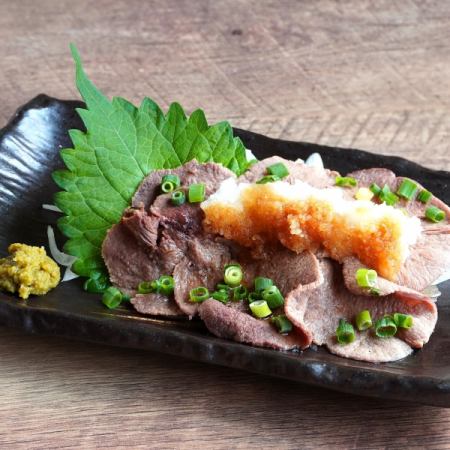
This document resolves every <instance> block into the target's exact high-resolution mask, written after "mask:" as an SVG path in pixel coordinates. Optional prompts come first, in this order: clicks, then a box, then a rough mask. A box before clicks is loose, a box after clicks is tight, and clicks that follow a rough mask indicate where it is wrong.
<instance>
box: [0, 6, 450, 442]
mask: <svg viewBox="0 0 450 450" xmlns="http://www.w3.org/2000/svg"><path fill="white" fill-rule="evenodd" d="M71 41H72V42H75V43H76V44H77V46H78V48H79V50H80V52H81V54H82V56H83V58H84V62H85V66H86V69H87V72H88V73H89V75H90V76H91V77H92V78H93V79H94V80H95V82H96V83H97V84H98V86H99V87H100V88H102V89H103V90H104V91H105V92H106V93H107V94H108V95H121V96H124V97H126V98H129V99H131V100H135V101H137V100H139V99H140V98H141V97H143V96H144V95H148V96H151V97H153V98H154V99H155V100H156V101H157V102H159V103H161V104H162V105H164V106H166V105H168V104H169V103H170V102H171V101H175V100H177V101H179V102H181V103H182V104H183V105H184V106H185V107H186V108H187V109H188V110H193V109H194V108H196V107H199V106H200V107H202V108H204V109H205V111H206V113H207V116H208V118H210V119H211V120H213V121H215V120H221V119H229V120H230V121H231V122H232V124H233V125H235V126H238V127H242V128H248V129H251V130H254V131H258V132H261V133H264V134H267V135H270V136H274V137H282V138H286V139H293V140H305V141H311V142H317V143H320V144H330V145H337V146H346V147H357V148H362V149H366V150H370V151H374V152H380V153H386V154H397V155H402V156H406V157H408V158H410V159H413V160H415V161H417V162H420V163H422V164H425V165H427V166H429V167H433V168H440V169H446V170H450V155H449V147H450V145H449V143H450V120H449V113H450V53H449V50H450V2H449V1H436V2H432V1H429V2H428V1H421V0H405V1H400V0H398V1H393V0H385V1H380V0H376V1H375V0H374V1H372V2H371V1H363V0H354V1H339V2H334V1H331V0H315V1H313V0H310V1H286V0H274V1H265V0H263V1H260V0H254V1H245V0H241V1H237V0H236V1H232V0H229V1H225V0H211V1H206V0H205V1H195V0H186V1H184V0H183V1H175V0H170V1H167V0H160V1H142V0H131V1H130V0H122V1H114V2H112V1H106V0H96V1H94V0H91V1H87V0H77V1H74V0H53V1H52V0H39V1H34V0H29V1H14V2H11V1H8V0H0V123H5V122H6V121H7V120H8V119H9V117H10V116H11V115H12V114H13V113H14V111H15V110H16V108H17V107H18V106H20V105H21V104H23V103H24V102H26V101H28V100H29V99H30V98H32V97H33V96H35V95H37V94H39V93H41V92H44V93H46V94H49V95H53V96H56V97H60V98H77V92H76V90H75V89H74V81H73V66H72V62H71V58H70V54H69V50H68V43H69V42H71ZM114 447H120V448H133V449H135V448H268V447H271V448H399V449H401V448H409V449H413V448H426V447H429V448H433V449H437V448H442V449H444V448H450V410H445V409H439V408H432V407H425V406H417V405H414V404H407V403H398V402H393V401H382V400H375V399H366V398H361V397H354V396H351V395H347V394H339V393H334V392H331V391H325V390H321V389H316V388H311V387H307V386H302V385H298V384H295V383H292V382H285V381H280V380H277V379H270V378H267V377H263V376H257V375H254V374H249V373H245V372H240V371H237V370H230V369H225V368H221V367H213V366H207V365H204V364H198V363H194V362H190V361H186V360H183V359H178V358H174V357H168V356H165V355H160V354H157V353H149V352H143V351H134V350H124V349H116V348H109V347H102V346H98V345H92V344H86V343H79V342H72V341H67V340H63V339H56V338H48V337H38V336H27V335H24V334H23V333H22V332H20V331H17V330H11V329H6V328H0V448H2V449H3V448H24V449H28V448H78V449H81V448H82V449H84V448H114Z"/></svg>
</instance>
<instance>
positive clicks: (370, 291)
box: [369, 287, 381, 296]
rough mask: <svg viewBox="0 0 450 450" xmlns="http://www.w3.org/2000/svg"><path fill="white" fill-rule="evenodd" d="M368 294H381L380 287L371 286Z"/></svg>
mask: <svg viewBox="0 0 450 450" xmlns="http://www.w3.org/2000/svg"><path fill="white" fill-rule="evenodd" d="M369 294H370V295H376V296H380V295H381V289H378V288H376V287H371V288H370V289H369Z"/></svg>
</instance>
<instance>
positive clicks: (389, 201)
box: [378, 184, 399, 206]
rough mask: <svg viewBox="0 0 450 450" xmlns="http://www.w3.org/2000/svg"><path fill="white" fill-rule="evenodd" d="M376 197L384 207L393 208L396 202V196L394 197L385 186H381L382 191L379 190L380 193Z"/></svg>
mask: <svg viewBox="0 0 450 450" xmlns="http://www.w3.org/2000/svg"><path fill="white" fill-rule="evenodd" d="M378 197H379V198H380V200H381V201H382V202H384V203H386V205H389V206H393V205H395V204H396V203H397V202H398V200H399V199H398V196H397V195H395V194H394V193H393V192H391V189H390V188H389V186H388V185H387V184H385V185H384V186H383V189H381V192H380V193H379V194H378Z"/></svg>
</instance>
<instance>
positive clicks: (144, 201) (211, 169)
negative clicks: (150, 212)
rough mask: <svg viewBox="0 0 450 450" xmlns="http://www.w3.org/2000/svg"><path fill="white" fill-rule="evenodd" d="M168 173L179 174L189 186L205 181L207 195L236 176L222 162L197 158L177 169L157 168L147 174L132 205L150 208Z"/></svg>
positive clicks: (182, 182) (181, 179) (182, 180)
mask: <svg viewBox="0 0 450 450" xmlns="http://www.w3.org/2000/svg"><path fill="white" fill-rule="evenodd" d="M168 174H174V175H178V176H179V177H180V181H181V185H182V186H189V185H190V184H193V183H205V184H206V195H210V194H211V193H212V192H214V191H215V190H216V189H217V188H218V186H219V184H220V183H221V182H222V181H223V180H225V179H226V178H230V177H233V178H235V177H236V175H235V174H234V173H233V172H232V171H231V170H229V169H227V168H226V167H224V166H222V165H221V164H215V163H205V164H200V163H199V162H197V161H196V160H192V161H189V162H188V163H186V164H184V165H183V166H181V167H178V168H176V169H166V170H156V171H154V172H152V173H150V174H149V175H147V177H145V178H144V180H143V181H142V183H141V184H140V185H139V187H138V189H137V190H136V193H135V194H134V197H133V200H132V204H131V206H133V207H134V208H141V207H143V208H144V209H148V208H149V207H150V206H151V205H152V204H153V202H154V200H155V199H156V197H157V196H158V194H160V192H161V191H160V186H161V179H162V177H163V176H164V175H168Z"/></svg>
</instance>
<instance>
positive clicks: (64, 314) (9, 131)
mask: <svg viewBox="0 0 450 450" xmlns="http://www.w3.org/2000/svg"><path fill="white" fill-rule="evenodd" d="M79 106H82V104H81V103H80V102H76V101H61V100H56V99H53V98H50V97H47V96H45V95H40V96H38V97H36V98H35V99H33V100H31V101H30V102H29V103H28V104H26V105H24V106H23V107H22V108H20V109H19V110H18V112H17V113H16V115H15V116H14V117H13V118H12V119H11V121H10V122H9V124H8V125H7V126H6V127H5V128H4V129H3V130H1V131H0V217H1V218H2V220H1V222H0V248H1V250H2V252H6V248H7V246H8V244H9V243H12V242H25V243H28V244H32V245H46V244H47V238H46V228H47V224H52V225H54V224H55V222H56V219H57V216H58V214H57V213H53V212H50V211H45V210H43V209H42V208H41V205H42V204H43V203H52V196H53V193H54V192H55V191H56V189H57V188H56V186H55V185H54V183H53V182H52V180H51V177H50V174H51V172H52V171H53V170H54V169H56V168H60V167H61V166H62V162H61V160H60V158H59V154H58V151H59V149H61V148H62V147H65V146H70V141H69V138H68V135H67V130H69V129H70V128H82V124H81V122H80V119H79V117H78V116H77V114H76V113H75V111H74V108H75V107H79ZM235 131H236V133H237V135H238V136H240V137H241V139H242V140H243V141H244V143H245V145H246V146H247V148H250V149H251V150H252V151H253V152H254V153H255V154H256V155H257V156H258V157H259V158H264V157H267V156H271V155H275V154H277V155H280V156H283V157H286V158H291V159H296V158H305V157H307V156H308V155H309V154H311V153H312V152H319V153H320V154H321V155H322V157H323V159H324V163H325V166H326V167H328V168H332V169H336V170H338V171H340V172H342V173H347V172H349V171H351V170H355V169H359V168H368V167H387V168H390V169H392V170H393V171H394V172H396V173H397V174H398V175H407V176H409V177H411V178H414V179H416V180H418V181H419V182H421V183H422V184H423V185H424V186H426V187H427V188H428V189H430V190H431V191H432V192H434V193H435V194H436V195H437V196H438V197H440V198H441V199H443V200H444V201H446V202H447V203H449V202H450V194H449V184H450V173H448V172H444V171H434V170H430V169H427V168H424V167H421V166H419V165H417V164H414V163H412V162H410V161H407V160H405V159H402V158H398V157H391V156H381V155H375V154H371V153H368V152H364V151H360V150H352V149H342V148H332V147H325V146H319V145H314V144H308V143H302V142H287V141H282V140H277V139H271V138H268V137H265V136H261V135H258V134H255V133H251V132H248V131H244V130H235ZM59 237H60V236H59ZM60 238H61V237H60ZM60 244H62V239H60ZM440 288H441V291H442V296H441V297H440V299H439V302H438V306H439V320H438V325H437V328H436V331H435V333H434V334H433V335H432V337H431V340H430V342H429V343H428V344H427V345H426V346H425V348H424V349H423V350H421V351H417V352H415V353H414V354H413V355H412V356H410V357H408V358H405V359H404V360H402V361H398V362H395V363H389V364H378V365H376V364H369V363H363V362H358V361H353V360H348V359H343V358H339V357H336V356H334V355H331V354H330V353H328V352H327V351H326V350H325V349H323V348H316V349H308V350H307V351H305V352H303V353H292V352H291V353H289V352H277V351H274V350H266V349H259V348H254V347H250V346H247V345H242V344H238V343H235V342H230V341H226V340H222V339H218V338H215V337H214V336H211V335H210V334H209V333H208V332H207V331H206V330H205V328H204V326H203V325H202V323H201V322H200V321H196V320H194V321H191V322H188V321H168V320H157V319H153V318H150V317H144V316H141V315H139V314H137V313H135V312H134V311H132V310H131V309H128V308H127V307H123V308H120V309H118V310H115V311H108V310H106V309H105V308H104V307H103V306H102V304H101V302H100V301H99V298H98V297H97V296H95V295H92V294H87V293H86V292H84V291H83V290H82V288H81V282H80V280H74V281H71V282H68V283H62V284H60V285H59V286H58V287H57V288H56V289H54V290H53V291H51V292H50V293H49V294H47V295H46V296H44V297H40V298H31V299H29V300H28V301H22V300H18V299H17V297H15V296H12V295H7V294H0V323H1V324H4V325H7V326H12V327H19V328H22V329H23V330H24V331H26V332H29V333H44V334H52V335H57V336H64V337H69V338H73V339H81V340H85V341H92V342H97V343H103V344H109V345H116V346H122V347H132V348H141V349H148V350H156V351H159V352H163V353H170V354H173V355H180V356H183V357H186V358H191V359H194V360H198V361H204V362H209V363H213V364H219V365H224V366H229V367H234V368H239V369H245V370H250V371H253V372H258V373H262V374H266V375H272V376H276V377H281V378H286V379H290V380H295V381H299V382H302V383H308V384H312V385H316V386H322V387H325V388H330V389H335V390H338V391H343V392H348V393H353V394H360V395H368V396H374V397H382V398H391V399H399V400H407V401H411V400H414V401H417V402H420V403H424V404H429V405H439V406H444V407H450V351H449V347H450V331H449V330H450V326H449V325H450V283H449V282H447V283H445V284H444V285H441V286H440Z"/></svg>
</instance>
